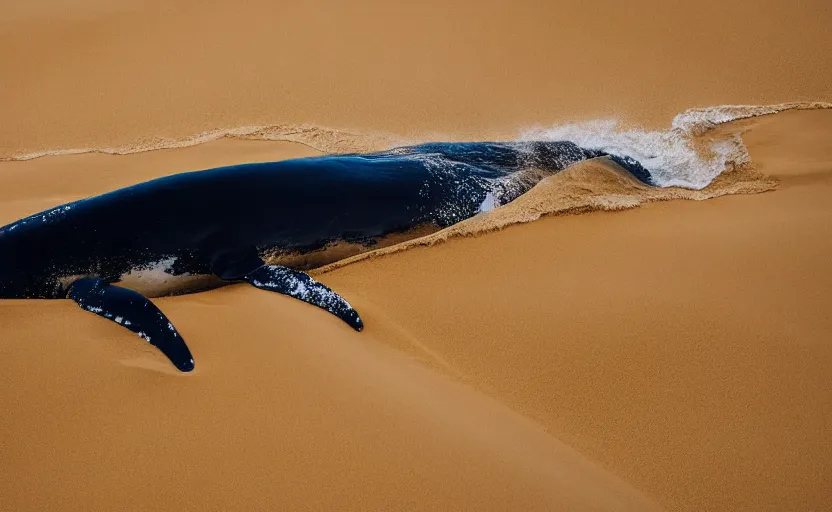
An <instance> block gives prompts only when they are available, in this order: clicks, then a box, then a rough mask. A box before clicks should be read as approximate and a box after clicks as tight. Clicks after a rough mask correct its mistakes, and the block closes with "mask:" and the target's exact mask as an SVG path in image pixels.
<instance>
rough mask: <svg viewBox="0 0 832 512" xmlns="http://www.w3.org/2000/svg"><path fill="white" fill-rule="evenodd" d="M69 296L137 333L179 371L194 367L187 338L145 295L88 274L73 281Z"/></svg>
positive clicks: (90, 310)
mask: <svg viewBox="0 0 832 512" xmlns="http://www.w3.org/2000/svg"><path fill="white" fill-rule="evenodd" d="M69 298H71V299H72V300H74V301H75V302H77V303H78V305H79V306H81V307H82V308H84V309H85V310H87V311H89V312H91V313H95V314H96V315H98V316H101V317H104V318H106V319H108V320H112V321H113V322H116V323H117V324H119V325H121V326H122V327H126V328H128V329H130V330H131V331H133V332H135V333H136V334H138V335H139V336H141V337H142V338H144V339H145V340H146V341H148V342H150V344H151V345H153V346H155V347H156V348H158V349H159V350H161V351H162V353H163V354H165V355H166V356H168V359H170V361H171V362H172V363H173V365H174V366H176V367H177V368H178V369H179V371H182V372H189V371H191V370H193V369H194V358H193V356H191V351H190V350H188V346H187V345H186V344H185V340H183V339H182V336H181V335H180V334H179V333H178V332H177V331H176V328H175V327H174V326H173V324H172V323H170V321H168V319H167V317H165V315H164V313H162V312H161V311H159V308H157V307H156V306H155V305H154V304H153V303H152V302H150V300H148V299H147V298H146V297H145V296H144V295H142V294H140V293H138V292H136V291H133V290H130V289H127V288H121V287H118V286H112V285H110V284H108V283H107V282H106V281H104V280H103V279H100V278H92V277H88V278H84V279H79V280H78V281H75V282H74V283H73V284H72V287H71V288H70V289H69Z"/></svg>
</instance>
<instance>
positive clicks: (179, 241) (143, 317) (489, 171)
mask: <svg viewBox="0 0 832 512" xmlns="http://www.w3.org/2000/svg"><path fill="white" fill-rule="evenodd" d="M604 155H605V154H604V153H602V152H600V151H594V150H588V149H583V148H580V147H578V146H577V145H575V144H573V143H571V142H524V143H519V142H518V143H431V144H423V145H418V146H411V147H402V148H396V149H393V150H389V151H385V152H380V153H373V154H352V155H337V156H322V157H314V158H302V159H295V160H286V161H280V162H272V163H255V164H245V165H236V166H231V167H222V168H216V169H209V170H205V171H197V172H187V173H182V174H176V175H172V176H168V177H164V178H160V179H156V180H152V181H148V182H145V183H141V184H138V185H134V186H130V187H127V188H123V189H120V190H116V191H113V192H109V193H106V194H103V195H99V196H95V197H91V198H88V199H83V200H80V201H76V202H73V203H68V204H65V205H61V206H57V207H55V208H53V209H50V210H48V211H44V212H41V213H38V214H35V215H32V216H29V217H26V218H24V219H21V220H19V221H17V222H14V223H12V224H9V225H7V226H4V227H3V228H0V298H56V299H57V298H70V299H72V300H74V301H75V302H77V303H78V304H79V305H80V306H81V307H82V308H84V309H86V310H87V311H90V312H93V313H95V314H97V315H99V316H102V317H104V318H107V319H109V320H112V321H114V322H116V323H118V324H120V325H122V326H124V327H126V328H127V329H130V330H131V331H133V332H135V333H137V334H139V336H141V337H142V338H144V339H145V340H147V341H149V342H150V343H151V344H153V345H155V346H156V347H158V348H159V349H160V350H161V351H162V352H163V353H164V354H165V355H166V356H167V357H168V358H169V359H170V360H171V362H173V364H174V365H175V366H176V367H177V368H178V369H179V370H181V371H183V372H187V371H191V370H192V369H193V368H194V360H193V357H192V355H191V353H190V351H189V349H188V347H187V345H186V344H185V342H184V340H183V339H182V336H181V335H180V334H179V332H178V331H177V330H176V328H175V327H174V326H173V324H172V323H171V322H170V321H169V320H168V319H167V318H166V317H165V315H164V314H163V313H162V312H161V311H160V310H159V309H158V308H157V307H156V306H155V305H153V303H152V302H150V300H148V299H147V298H146V297H154V296H162V295H170V294H178V293H189V292H193V291H199V290H204V289H208V288H212V287H216V286H221V285H223V284H228V283H234V282H243V281H244V282H248V283H250V284H252V285H254V286H256V287H257V288H262V289H264V290H270V291H275V292H278V293H282V294H284V295H288V296H291V297H295V298H298V299H300V300H303V301H305V302H308V303H310V304H314V305H316V306H319V307H321V308H323V309H326V310H327V311H329V312H330V313H332V314H334V315H336V316H337V317H338V318H340V319H342V320H343V321H345V322H346V323H348V324H349V325H350V326H351V327H353V328H354V329H356V330H361V329H362V327H363V324H362V321H361V319H360V317H359V315H358V313H357V312H356V311H355V310H354V309H353V308H352V307H351V306H350V304H349V303H348V302H347V301H346V300H344V299H343V298H342V297H341V296H340V295H338V294H337V293H335V292H333V291H332V290H330V289H329V288H328V287H326V286H324V285H323V284H320V283H318V282H316V281H314V280H313V279H312V278H311V277H309V276H308V275H307V274H305V273H304V272H302V270H304V269H306V268H308V267H312V266H315V265H320V264H325V263H328V262H331V261H334V260H336V259H339V258H342V257H344V255H348V254H353V253H355V252H360V251H366V250H370V249H373V248H375V247H379V246H380V245H383V244H386V243H392V242H396V241H401V240H405V239H408V238H413V237H416V236H420V235H422V234H424V233H426V232H427V231H431V230H437V229H441V228H443V227H446V226H449V225H451V224H454V223H457V222H459V221H462V220H464V219H467V218H469V217H471V216H473V215H475V214H477V213H479V212H482V211H487V210H490V209H492V208H494V207H497V206H500V205H502V204H505V203H507V202H509V201H511V200H513V199H515V198H516V197H518V196H519V195H520V194H522V193H524V192H526V191H527V190H529V189H530V188H531V187H532V186H533V185H534V184H535V183H536V182H537V181H539V180H540V179H541V178H542V177H543V176H546V175H549V174H552V173H554V172H557V171H560V170H562V169H564V168H565V167H567V166H569V165H572V164H574V163H577V162H580V161H582V160H586V159H589V158H595V157H599V156H604ZM608 156H611V155H608ZM612 157H613V158H614V159H615V160H616V161H617V162H618V163H619V164H621V165H622V166H624V167H626V168H627V169H628V170H630V172H632V173H633V174H634V175H635V176H636V177H637V178H639V179H640V180H642V181H644V182H645V183H650V174H649V172H648V171H646V170H645V169H644V168H643V167H642V166H641V165H640V164H638V162H635V161H634V160H631V159H627V158H620V157H616V156H612ZM116 284H119V285H120V286H116Z"/></svg>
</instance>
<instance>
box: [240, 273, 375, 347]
mask: <svg viewBox="0 0 832 512" xmlns="http://www.w3.org/2000/svg"><path fill="white" fill-rule="evenodd" d="M244 279H245V280H246V281H248V282H249V283H251V284H252V285H254V286H255V287H257V288H261V289H263V290H269V291H272V292H277V293H282V294H283V295H288V296H289V297H294V298H296V299H300V300H302V301H304V302H308V303H309V304H313V305H315V306H318V307H319V308H322V309H325V310H327V311H329V312H330V313H332V314H333V315H335V316H337V317H338V318H340V319H341V320H343V321H345V322H347V323H348V324H349V325H350V327H352V328H353V329H355V330H356V331H360V330H362V329H363V328H364V323H363V322H362V321H361V318H359V316H358V313H357V312H356V311H355V310H354V309H353V308H352V306H350V303H349V302H347V301H346V300H344V298H343V297H341V296H340V295H338V294H337V293H335V292H334V291H332V290H331V289H330V288H329V287H327V286H326V285H323V284H321V283H319V282H317V281H315V280H314V279H312V278H311V277H309V276H308V275H307V274H305V273H303V272H299V271H297V270H292V269H290V268H287V267H282V266H280V265H263V266H262V267H260V268H258V269H257V270H255V271H253V272H250V273H249V274H247V275H246V276H245V277H244Z"/></svg>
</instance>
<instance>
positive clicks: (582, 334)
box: [324, 112, 832, 511]
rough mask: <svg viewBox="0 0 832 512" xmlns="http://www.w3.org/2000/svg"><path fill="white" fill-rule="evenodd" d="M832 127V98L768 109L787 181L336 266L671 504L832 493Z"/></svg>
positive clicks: (426, 336)
mask: <svg viewBox="0 0 832 512" xmlns="http://www.w3.org/2000/svg"><path fill="white" fill-rule="evenodd" d="M831 136H832V112H808V113H786V114H781V115H778V116H774V117H770V118H761V119H759V120H756V121H754V122H753V126H752V128H751V130H750V132H749V133H748V134H747V135H746V141H747V143H748V146H749V150H750V151H751V155H752V158H754V159H755V161H756V162H757V164H758V166H759V168H760V169H761V170H762V171H764V172H765V171H768V172H771V173H773V174H774V175H776V176H777V177H779V179H780V180H781V182H782V185H781V189H780V190H778V191H776V192H772V193H766V194H762V195H754V196H734V197H725V198H720V199H714V200H709V201H706V202H684V201H676V202H671V203H658V204H651V205H647V206H644V207H642V208H640V209H637V210H634V211H629V212H620V213H595V214H589V215H581V216H570V217H559V218H545V219H543V220H540V221H537V222H535V223H532V224H524V225H521V226H514V227H511V228H508V229H506V230H504V231H501V232H498V233H494V234H489V235H487V236H482V237H477V238H468V239H455V240H452V241H450V242H447V243H445V244H441V245H436V246H433V247H430V248H416V249H412V250H409V251H406V252H402V253H399V254H395V255H393V256H390V257H383V258H379V259H376V260H373V261H369V262H366V263H363V262H362V263H357V264H355V265H350V266H347V267H344V268H341V269H339V270H337V271H335V272H333V273H331V274H326V275H325V276H324V277H326V279H327V282H328V283H329V284H330V285H332V286H333V287H335V288H336V289H339V290H342V291H344V292H345V293H346V290H350V293H351V294H359V297H361V298H362V299H363V300H365V301H371V303H372V305H373V307H374V308H375V309H377V310H378V311H379V314H382V313H383V314H384V315H385V316H386V317H389V318H390V319H391V320H393V321H395V322H397V323H398V324H399V325H401V326H402V328H403V329H405V330H407V331H408V332H409V333H410V334H411V335H412V336H413V337H414V338H415V339H418V341H419V344H418V345H412V346H411V347H410V350H411V351H412V352H413V353H414V354H420V355H422V356H423V357H425V358H426V359H431V358H434V359H439V360H441V361H442V364H443V365H447V366H448V367H451V368H453V369H454V371H456V372H458V373H459V374H461V376H462V378H463V379H464V380H466V381H467V382H471V383H474V384H475V385H476V386H477V387H478V388H479V389H481V390H483V391H485V392H486V393H488V394H491V395H492V396H495V397H499V398H500V399H501V400H504V401H505V402H506V403H508V404H509V405H511V406H513V407H515V408H516V409H517V410H519V411H522V412H523V413H525V414H527V415H528V416H530V417H531V418H533V419H535V420H537V421H539V422H541V423H542V424H543V425H544V426H546V427H547V428H548V429H549V431H550V432H551V433H552V434H553V435H554V436H556V437H558V438H560V439H561V440H564V441H566V442H567V443H569V444H572V445H573V446H576V447H578V448H579V449H581V450H582V451H583V452H584V453H586V454H588V455H589V456H590V457H591V458H593V459H595V460H598V461H600V462H602V463H604V465H605V466H606V467H608V468H610V469H612V470H613V471H614V472H615V473H617V474H619V475H621V476H623V477H624V478H625V479H627V480H628V481H630V482H632V483H633V484H634V485H635V486H636V487H639V488H640V489H642V490H644V491H646V492H647V493H648V494H651V495H653V496H655V497H656V498H657V499H658V500H659V501H660V502H661V503H662V504H663V505H665V506H667V507H668V508H669V509H671V510H758V511H759V510H825V509H827V508H828V505H829V503H830V501H831V500H832V494H830V490H829V486H828V485H826V482H828V481H829V479H830V478H831V477H832V434H830V430H829V428H828V427H829V425H830V422H832V391H830V383H831V382H830V377H829V368H830V365H832V321H831V320H830V317H829V315H828V310H829V305H830V304H832V275H830V273H829V263H828V262H829V254H830V251H832V238H830V237H829V233H830V232H832V203H830V202H829V197H830V194H832V152H830V149H829V148H830V146H829V145H828V144H827V143H826V141H828V140H829V138H830V137H831ZM391 280H395V281H396V283H397V284H398V286H397V287H395V288H393V287H390V286H388V284H387V283H389V282H390V281H391ZM402 290H405V291H402ZM422 347H424V349H423V348H422Z"/></svg>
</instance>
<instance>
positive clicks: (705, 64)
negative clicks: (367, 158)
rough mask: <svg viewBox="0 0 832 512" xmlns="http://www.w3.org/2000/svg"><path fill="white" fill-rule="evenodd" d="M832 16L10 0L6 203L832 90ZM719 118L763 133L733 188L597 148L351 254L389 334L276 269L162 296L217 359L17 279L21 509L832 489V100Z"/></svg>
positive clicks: (687, 496) (1, 140) (1, 307)
mask: <svg viewBox="0 0 832 512" xmlns="http://www.w3.org/2000/svg"><path fill="white" fill-rule="evenodd" d="M830 21H832V13H830V7H829V5H828V2H825V1H819V0H817V1H810V2H801V3H800V4H799V5H795V4H793V3H786V2H775V1H765V2H756V3H753V4H752V3H749V2H729V3H726V2H718V1H715V0H714V1H710V0H708V1H699V2H686V3H684V5H680V3H678V2H676V3H667V2H648V1H644V0H639V1H637V2H635V3H632V2H631V3H629V4H627V7H626V8H625V7H623V6H622V4H621V3H620V2H612V1H606V0H593V1H591V2H577V3H576V2H568V3H567V2H545V3H544V2H522V1H521V2H497V1H490V0H489V1H485V2H478V3H476V4H473V3H469V2H455V1H452V2H434V1H432V0H429V1H427V2H417V3H408V4H395V3H390V2H381V1H378V2H376V1H364V2H352V3H343V2H334V1H319V2H303V3H283V2H266V1H260V0H255V1H252V2H245V3H243V4H240V3H239V2H238V3H227V2H226V3H220V2H186V1H178V2H156V1H144V2H121V1H118V0H111V1H104V0H83V1H82V2H75V3H73V4H71V5H70V4H68V3H65V2H58V1H56V0H40V1H35V2H28V3H23V2H19V3H15V4H10V5H7V6H4V7H2V8H0V64H2V70H3V73H2V74H3V77H4V80H2V81H0V113H2V116H0V117H2V122H0V160H3V161H0V224H4V223H6V222H10V221H13V220H15V219H17V218H19V217H21V216H24V215H27V214H30V213H33V212H36V211H40V210H43V209H45V208H48V207H50V206H53V205H56V204H59V203H63V202H67V201H72V200H75V199H79V198H82V197H86V196H89V195H92V194H97V193H102V192H106V191H109V190H112V189H114V188H118V187H122V186H126V185H129V184H132V183H135V182H138V181H143V180H147V179H151V178H154V177H158V176H163V175H166V174H170V173H173V172H179V171H185V170H195V169H202V168H207V167H212V166H219V165H227V164H232V163H240V162H246V161H265V160H276V159H282V158H293V157H301V156H311V155H316V154H320V152H321V151H354V150H363V149H380V148H383V147H390V146H391V145H395V144H399V143H406V142H411V141H421V140H430V139H466V138H474V139H506V138H515V137H524V136H526V135H527V134H530V133H532V134H535V135H536V136H540V135H541V134H543V135H546V134H548V135H551V136H554V135H555V134H557V133H559V132H558V130H560V129H561V128H562V127H563V126H570V128H569V129H570V130H572V131H571V132H570V133H573V134H574V133H578V131H579V130H584V131H583V132H581V133H584V134H588V135H587V137H590V136H591V137H595V138H593V139H592V140H597V136H598V132H592V130H591V128H592V126H595V124H590V125H587V124H585V122H587V121H592V120H604V119H620V120H621V123H620V125H619V131H618V132H616V133H617V135H616V137H622V136H623V135H622V134H625V133H627V130H636V131H638V133H640V134H645V133H648V134H649V133H654V132H656V133H657V132H661V133H670V132H668V130H671V131H672V130H673V129H674V128H673V126H672V125H671V123H672V120H673V118H674V116H676V115H677V114H679V113H682V112H685V111H686V110H687V109H689V108H693V107H707V106H709V105H724V104H744V105H772V104H777V103H782V102H792V101H798V102H800V101H832V85H830V84H832V82H830V81H829V76H832V61H831V60H830V59H829V57H828V55H827V54H828V52H827V51H825V50H826V49H827V48H830V47H832V36H830V35H829V31H828V30H827V28H828V26H829V24H830ZM815 106H821V105H815ZM697 112H699V113H697ZM709 112H711V114H708V115H712V114H713V116H714V117H712V118H710V119H712V120H713V121H726V120H727V119H726V118H725V117H724V115H730V116H729V117H731V118H735V117H740V118H741V117H744V116H742V115H740V116H737V115H736V114H737V111H736V109H729V110H724V109H723V110H719V111H713V110H711V111H709ZM757 113H763V112H757ZM699 114H701V112H700V111H694V112H693V115H699ZM720 116H723V117H720ZM678 119H681V122H686V120H690V119H691V117H690V116H687V117H686V116H684V115H683V116H682V117H681V118H677V120H678ZM570 123H571V124H570ZM582 123H583V124H582ZM264 126H265V127H266V128H265V129H264V128H258V127H264ZM247 127H255V128H251V129H249V128H247ZM677 127H678V126H677ZM221 129H232V130H237V131H236V132H233V133H232V135H235V136H236V137H237V138H236V139H234V140H227V139H226V140H212V139H215V138H216V137H217V136H218V134H220V133H225V132H217V131H216V130H221ZM576 130H578V131H576ZM206 133H207V135H206ZM604 133H607V132H604ZM691 133H692V135H693V136H694V137H695V138H696V140H695V141H693V142H692V143H691V144H692V146H691V147H693V148H694V150H695V151H696V154H697V155H702V154H705V155H706V156H707V155H708V154H711V153H709V152H710V151H711V149H712V148H713V147H714V146H713V144H712V143H713V142H714V141H716V142H719V141H722V140H727V141H733V142H732V144H731V145H730V148H731V151H729V152H726V153H725V154H724V155H721V156H720V155H717V156H719V158H723V157H726V155H727V157H726V159H725V162H726V163H728V164H729V167H730V169H731V172H728V173H725V174H723V175H721V176H719V177H718V178H717V179H716V180H715V181H714V182H713V183H712V184H710V185H708V186H707V187H704V188H702V189H700V190H690V189H679V188H662V189H650V188H647V187H644V186H642V185H640V184H638V183H636V182H635V181H634V180H632V179H630V178H628V177H627V176H626V175H625V174H623V173H621V172H620V169H617V168H616V167H615V166H614V165H612V164H610V163H609V162H607V161H605V160H596V161H592V162H586V163H584V164H581V165H579V166H576V167H574V168H571V169H569V170H567V171H565V172H563V173H561V174H560V175H557V176H553V177H551V178H548V179H547V180H545V181H543V182H542V183H540V184H539V185H538V186H537V187H536V188H535V189H533V190H532V191H531V192H530V193H529V194H528V195H526V196H524V197H522V198H521V199H520V200H518V201H516V202H515V203H512V204H511V205H509V206H508V207H507V208H505V209H501V210H495V211H493V212H491V213H490V214H489V215H486V216H481V217H476V218H473V219H471V220H470V221H468V222H466V223H463V224H460V225H458V226H455V227H454V228H452V229H451V230H446V231H443V232H440V233H437V234H434V235H432V237H429V238H427V239H422V240H420V241H418V242H416V243H412V244H410V245H408V246H407V247H406V248H407V249H408V250H400V249H401V248H400V247H399V248H396V249H390V250H387V251H386V254H379V253H376V254H374V255H373V256H372V257H369V258H363V259H360V260H358V261H352V262H351V264H349V265H342V266H340V267H339V268H330V269H322V270H319V274H318V276H317V278H318V279H321V280H322V281H324V282H325V283H326V284H328V285H330V286H332V287H333V288H334V289H336V290H337V291H339V292H340V293H342V294H343V295H344V296H345V297H348V298H349V300H350V302H351V303H352V304H353V305H355V306H356V308H357V309H358V310H359V311H360V312H361V314H362V318H364V319H365V322H366V326H367V327H366V329H365V331H364V332H362V333H360V334H359V333H356V332H354V331H352V330H351V329H350V328H349V327H348V326H346V325H343V323H342V322H340V321H339V320H338V319H336V318H334V317H332V316H331V315H327V314H326V313H325V312H322V311H320V310H318V309H316V308H314V307H311V306H308V305H306V304H303V303H300V302H299V301H295V300H292V299H289V298H285V297H281V296H277V295H275V294H271V293H266V292H262V291H259V290H256V289H253V288H251V287H248V286H244V285H239V286H231V287H227V288H223V289H219V290H214V291H211V292H207V293H200V294H194V295H187V296H180V297H175V298H165V299H158V301H157V303H158V304H159V306H160V307H161V309H163V310H164V311H165V313H166V314H167V315H168V316H169V317H170V318H171V320H172V321H173V322H174V323H175V324H176V326H177V328H178V329H179V331H180V332H181V333H182V335H183V336H184V337H185V338H186V339H187V340H188V343H189V346H190V347H191V349H192V351H193V353H194V356H195V358H196V359H197V362H198V364H197V369H196V371H195V372H194V374H192V375H187V376H184V375H181V374H178V373H176V372H175V370H174V369H173V368H172V367H171V366H170V364H169V363H168V361H167V359H166V358H165V357H164V356H163V355H162V354H160V353H159V352H158V351H156V350H155V349H153V348H152V347H150V346H149V345H147V344H145V343H143V342H142V341H141V340H140V339H138V338H137V337H135V336H133V335H131V334H130V333H129V332H126V331H125V330H124V329H122V328H120V327H118V326H117V325H115V324H113V323H111V322H106V321H103V320H101V319H100V318H97V317H95V316H94V315H89V314H85V313H83V312H82V311H80V310H79V309H78V307H77V306H76V305H75V304H73V303H71V302H68V301H23V300H6V301H0V326H2V337H0V369H2V371H0V375H2V376H0V383H2V384H0V409H1V410H2V414H0V460H1V461H2V464H0V504H2V506H0V508H2V509H4V510H5V509H9V510H27V511H28V510H32V511H35V510H37V511H41V510H60V511H67V510H170V509H177V510H236V509H240V510H441V511H445V510H472V511H474V510H475V511H484V510H523V511H526V510H529V511H531V510H570V511H571V510H615V511H620V510H660V509H666V510H683V511H699V510H720V511H732V512H733V511H755V512H756V511H764V510H771V511H781V510H828V509H829V504H830V503H832V490H830V489H832V488H830V486H829V485H828V482H830V481H832V434H830V428H829V426H830V425H832V391H831V390H832V382H831V380H832V379H830V373H829V368H830V366H832V347H831V346H830V343H832V320H830V316H829V314H828V312H829V308H830V305H832V273H830V272H829V254H830V252H832V237H830V236H829V234H830V233H832V202H830V200H829V198H830V195H832V145H830V144H829V141H830V140H832V110H808V111H807V110H804V111H788V112H783V113H780V114H776V115H769V116H763V117H755V118H751V119H745V120H738V121H734V122H731V123H728V124H725V125H720V124H719V123H711V124H706V125H703V130H698V129H697V130H692V131H691ZM739 134H742V145H738V144H734V143H735V142H737V139H736V138H735V135H736V136H738V135H739ZM193 137H196V138H193ZM639 137H641V138H639V139H638V140H639V141H640V142H639V145H638V148H639V151H644V152H645V155H646V153H647V152H649V150H651V148H653V147H654V146H651V144H652V143H651V142H650V141H653V140H654V139H652V138H650V137H652V136H647V137H646V138H645V136H643V135H639ZM240 138H243V139H245V138H254V139H273V140H266V141H264V140H239V139H240ZM660 138H661V137H660ZM660 138H659V139H660ZM616 140H621V139H620V138H619V139H616ZM205 141H208V142H205ZM197 142H204V143H199V144H195V143H197ZM159 147H168V148H171V149H157V148H159ZM717 147H719V148H722V147H727V146H722V145H718V146H717ZM123 148H126V149H127V150H128V151H120V149H123ZM89 149H93V150H96V151H97V152H92V153H89V152H83V151H86V150H89ZM113 149H116V150H118V151H110V150H113ZM64 150H70V151H69V152H70V153H78V154H64V155H63V156H49V157H43V158H31V159H29V160H24V161H20V160H15V159H19V158H30V157H36V156H38V155H43V154H45V153H53V152H56V151H58V152H60V151H64ZM74 150H83V151H82V152H80V153H79V152H78V151H74ZM134 150H149V151H144V152H138V153H132V151H134ZM735 150H736V151H735ZM737 151H738V152H737ZM102 152H103V153H108V152H109V153H125V152H126V153H131V154H125V155H113V154H102ZM682 153H684V152H682ZM682 153H674V154H682ZM712 156H713V155H712ZM673 161H674V162H677V160H673ZM709 161H710V160H709ZM696 162H700V163H701V162H705V164H703V165H702V166H700V167H695V166H694V167H691V166H687V165H681V166H680V167H679V169H680V172H687V171H689V170H691V169H693V170H696V171H697V172H699V171H702V172H706V171H707V170H708V169H709V168H710V167H709V165H706V164H707V162H706V161H705V160H701V161H700V160H696ZM692 176H693V175H692ZM701 176H705V174H701V173H700V174H696V175H695V176H693V178H696V179H699V178H700V177H701ZM737 193H742V194H739V195H737ZM717 196H723V197H717ZM706 198H711V199H708V200H673V201H661V202H657V201H659V200H664V199H706ZM635 206H639V207H638V208H634V207H635ZM596 210H627V211H596ZM582 212H583V213H584V214H582V215H574V214H576V213H582ZM586 212H589V213H586ZM565 214H570V215H565ZM531 221H534V222H531ZM437 242H442V243H437Z"/></svg>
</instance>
